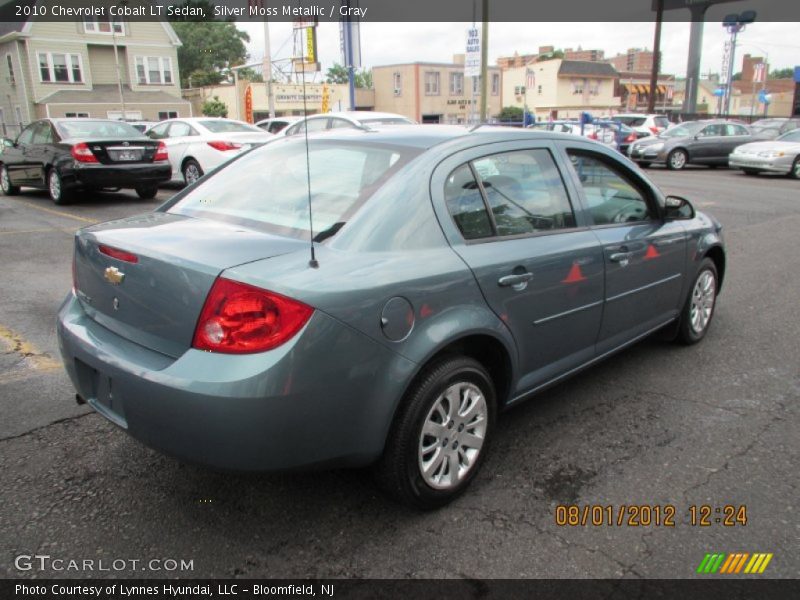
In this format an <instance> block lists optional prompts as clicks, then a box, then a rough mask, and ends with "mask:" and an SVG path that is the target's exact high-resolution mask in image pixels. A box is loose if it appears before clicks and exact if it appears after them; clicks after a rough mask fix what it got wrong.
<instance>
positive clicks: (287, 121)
mask: <svg viewBox="0 0 800 600" xmlns="http://www.w3.org/2000/svg"><path fill="white" fill-rule="evenodd" d="M300 119H302V117H274V118H271V119H263V120H261V121H258V122H257V123H256V127H260V128H261V129H263V130H264V131H267V132H269V133H273V134H277V133H280V132H281V131H283V130H284V129H286V128H287V127H288V126H289V125H291V124H292V123H297V122H298V121H299V120H300Z"/></svg>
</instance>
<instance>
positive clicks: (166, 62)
mask: <svg viewBox="0 0 800 600" xmlns="http://www.w3.org/2000/svg"><path fill="white" fill-rule="evenodd" d="M136 79H137V81H138V82H139V84H141V85H158V84H171V83H172V81H173V78H172V60H171V59H170V58H169V57H168V56H137V57H136Z"/></svg>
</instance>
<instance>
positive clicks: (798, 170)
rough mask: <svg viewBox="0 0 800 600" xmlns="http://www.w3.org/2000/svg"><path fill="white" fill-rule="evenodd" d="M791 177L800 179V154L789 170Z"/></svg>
mask: <svg viewBox="0 0 800 600" xmlns="http://www.w3.org/2000/svg"><path fill="white" fill-rule="evenodd" d="M789 177H791V178H792V179H800V156H798V157H797V158H795V159H794V162H793V163H792V170H791V171H789Z"/></svg>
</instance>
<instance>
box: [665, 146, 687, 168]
mask: <svg viewBox="0 0 800 600" xmlns="http://www.w3.org/2000/svg"><path fill="white" fill-rule="evenodd" d="M688 160H689V156H688V155H687V154H686V151H685V150H680V149H678V150H673V151H672V152H670V153H669V156H667V168H668V169H671V170H673V171H680V170H681V169H683V167H685V166H686V163H687V162H688Z"/></svg>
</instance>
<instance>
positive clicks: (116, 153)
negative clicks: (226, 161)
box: [0, 119, 171, 204]
mask: <svg viewBox="0 0 800 600" xmlns="http://www.w3.org/2000/svg"><path fill="white" fill-rule="evenodd" d="M170 176H171V167H170V164H169V157H168V155H167V148H166V146H165V145H164V143H163V142H159V141H154V140H151V139H150V138H148V137H145V136H144V135H143V134H142V133H140V132H139V131H137V130H136V129H134V128H133V127H131V126H130V125H128V124H127V123H123V122H121V121H112V120H108V119H42V120H40V121H36V122H34V123H31V124H30V125H28V127H26V128H25V129H23V130H22V133H20V134H19V137H17V139H16V140H15V141H14V142H12V144H11V145H10V146H8V147H6V148H5V150H4V152H3V153H2V154H0V187H2V190H3V193H4V194H6V195H8V196H13V195H15V194H18V193H19V189H20V187H22V186H27V187H34V188H40V189H46V190H47V191H48V192H49V193H50V198H51V199H52V200H53V202H55V203H56V204H65V203H67V202H69V200H70V199H71V197H72V195H73V193H74V192H75V191H77V190H101V189H105V190H108V189H111V190H118V189H120V188H133V189H135V190H136V193H137V194H138V195H139V197H140V198H143V199H150V198H154V197H155V195H156V193H157V192H158V185H159V184H160V183H165V182H167V181H169V178H170Z"/></svg>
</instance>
